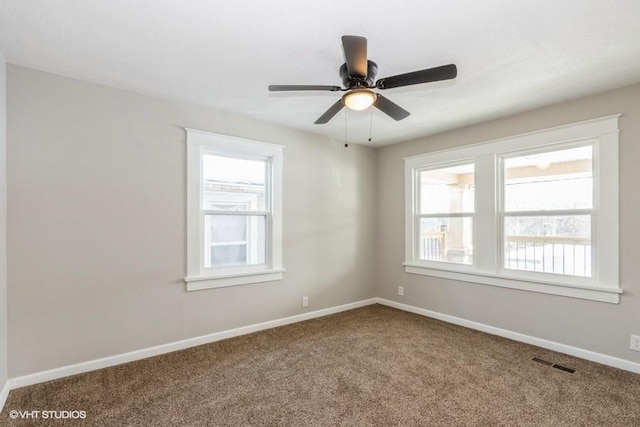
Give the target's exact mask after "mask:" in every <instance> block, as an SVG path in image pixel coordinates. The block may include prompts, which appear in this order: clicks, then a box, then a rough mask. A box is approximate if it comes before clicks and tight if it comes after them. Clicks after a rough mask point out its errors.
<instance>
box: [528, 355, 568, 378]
mask: <svg viewBox="0 0 640 427" xmlns="http://www.w3.org/2000/svg"><path fill="white" fill-rule="evenodd" d="M531 360H533V361H534V362H538V363H541V364H543V365H545V366H551V367H552V368H556V369H560V370H561V371H565V372H568V373H570V374H573V373H574V372H575V371H576V370H575V369H571V368H567V367H566V366H562V365H558V364H557V363H553V362H549V361H547V360H544V359H540V358H539V357H533V358H532V359H531Z"/></svg>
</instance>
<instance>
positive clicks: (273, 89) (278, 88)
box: [269, 85, 342, 92]
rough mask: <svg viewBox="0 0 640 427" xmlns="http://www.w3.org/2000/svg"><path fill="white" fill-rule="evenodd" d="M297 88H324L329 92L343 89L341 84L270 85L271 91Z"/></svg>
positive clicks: (285, 90)
mask: <svg viewBox="0 0 640 427" xmlns="http://www.w3.org/2000/svg"><path fill="white" fill-rule="evenodd" d="M295 90H324V91H329V92H337V91H339V90H342V88H341V87H340V86H321V85H269V91H271V92H287V91H295Z"/></svg>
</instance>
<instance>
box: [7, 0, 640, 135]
mask: <svg viewBox="0 0 640 427" xmlns="http://www.w3.org/2000/svg"><path fill="white" fill-rule="evenodd" d="M344 34H352V35H361V36H365V37H367V38H368V41H369V59H371V60H373V61H375V62H377V64H378V67H379V70H378V77H386V76H390V75H395V74H399V73H404V72H409V71H415V70H418V69H423V68H429V67H433V66H438V65H444V64H449V63H455V64H457V66H458V78H457V79H455V80H453V81H446V82H438V83H429V84H423V85H418V86H410V87H405V88H398V89H389V90H386V91H384V95H385V96H386V97H388V98H389V99H391V100H392V101H394V102H396V103H397V104H399V105H401V106H402V107H404V108H405V109H407V110H409V111H410V112H411V116H409V118H407V119H405V120H403V121H401V122H395V121H393V120H392V119H390V118H389V117H387V116H385V115H384V114H382V113H380V112H379V111H377V110H375V109H374V110H373V114H371V113H370V112H369V111H365V112H353V111H348V113H347V115H346V119H347V121H346V123H347V131H348V133H347V137H348V140H349V142H351V143H365V144H368V142H367V138H368V136H369V126H370V124H372V128H373V130H372V134H373V142H371V144H372V145H378V146H379V145H386V144H390V143H395V142H399V141H403V140H407V139H412V138H416V137H420V136H424V135H429V134H433V133H436V132H440V131H443V130H446V129H451V128H456V127H460V126H463V125H467V124H471V123H476V122H480V121H484V120H488V119H492V118H496V117H500V116H505V115H509V114H513V113H514V112H518V111H525V110H528V109H532V108H535V107H539V106H542V105H546V104H552V103H556V102H560V101H564V100H568V99H573V98H578V97H581V96H584V95H589V94H593V93H598V92H602V91H606V90H609V89H613V88H617V87H622V86H626V85H629V84H632V83H636V82H639V81H640V1H638V0H562V1H559V0H527V1H525V0H522V1H514V0H484V1H478V0H431V1H425V0H396V1H385V2H382V1H380V0H349V1H338V0H323V1H314V2H308V1H299V0H269V1H259V0H258V1H257V0H252V1H249V0H234V1H224V2H223V1H205V0H185V1H177V0H109V1H104V0H53V1H44V0H0V52H2V53H3V54H4V56H5V58H6V59H7V61H8V62H10V63H13V64H17V65H22V66H26V67H31V68H35V69H40V70H45V71H49V72H53V73H57V74H61V75H65V76H70V77H74V78H79V79H83V80H88V81H92V82H97V83H102V84H106V85H110V86H114V87H119V88H124V89H129V90H133V91H136V92H140V93H144V94H150V95H154V96H160V97H164V98H169V99H179V100H187V101H191V102H195V103H198V104H204V105H208V106H212V107H216V108H220V109H224V110H229V111H233V112H238V113H240V114H243V115H247V116H251V117H255V118H258V119H261V120H265V121H268V122H273V123H278V124H282V125H286V126H290V127H292V128H296V129H300V130H304V131H308V132H313V133H317V134H322V135H327V136H329V137H332V138H335V139H337V140H343V139H344V135H345V111H346V109H345V110H343V112H341V113H339V114H338V115H337V116H336V117H334V119H333V120H332V121H331V122H329V123H328V124H326V125H314V124H313V122H314V121H315V120H316V119H317V118H318V117H319V116H320V115H321V114H322V113H323V112H324V111H325V110H326V109H327V108H328V107H329V106H330V105H331V104H333V103H334V102H335V101H336V100H337V99H338V97H339V96H340V94H337V93H332V92H321V93H286V94H283V93H269V92H268V91H267V85H269V84H320V85H341V80H340V78H339V76H338V68H339V67H340V65H341V64H342V63H343V62H344V61H343V56H342V48H341V44H340V37H341V36H342V35H344ZM371 118H372V119H373V121H372V122H371V121H370V119H371Z"/></svg>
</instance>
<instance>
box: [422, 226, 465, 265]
mask: <svg viewBox="0 0 640 427" xmlns="http://www.w3.org/2000/svg"><path fill="white" fill-rule="evenodd" d="M419 253H420V259H422V260H426V261H442V262H454V263H458V264H472V263H473V218H471V217H462V218H446V217H441V218H420V237H419Z"/></svg>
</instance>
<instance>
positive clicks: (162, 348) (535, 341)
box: [0, 298, 640, 410]
mask: <svg viewBox="0 0 640 427" xmlns="http://www.w3.org/2000/svg"><path fill="white" fill-rule="evenodd" d="M372 304H382V305H386V306H389V307H393V308H397V309H399V310H403V311H408V312H411V313H416V314H420V315H423V316H426V317H431V318H434V319H438V320H442V321H444V322H448V323H453V324H455V325H460V326H464V327H466V328H470V329H475V330H478V331H482V332H486V333H489V334H492V335H498V336H501V337H504V338H509V339H512V340H514V341H520V342H524V343H527V344H531V345H535V346H538V347H542V348H546V349H549V350H554V351H557V352H559V353H565V354H569V355H571V356H575V357H579V358H582V359H586V360H591V361H593V362H597V363H601V364H603V365H608V366H613V367H615V368H619V369H623V370H625V371H630V372H634V373H639V374H640V363H635V362H631V361H628V360H624V359H619V358H617V357H613V356H608V355H605V354H601V353H595V352H593V351H589V350H585V349H581V348H578V347H572V346H569V345H565V344H561V343H557V342H554V341H549V340H545V339H542V338H536V337H532V336H529V335H524V334H520V333H518V332H513V331H509V330H506V329H501V328H496V327H494V326H489V325H485V324H482V323H478V322H473V321H470V320H466V319H462V318H459V317H455V316H450V315H448V314H443V313H438V312H435V311H431V310H426V309H424V308H420V307H415V306H412V305H407V304H401V303H398V302H395V301H391V300H387V299H384V298H371V299H368V300H363V301H357V302H353V303H350V304H344V305H340V306H336V307H330V308H326V309H323V310H317V311H312V312H309V313H303V314H298V315H295V316H290V317H284V318H281V319H276V320H270V321H267V322H263V323H256V324H253V325H248V326H243V327H240V328H235V329H229V330H226V331H221V332H216V333H213V334H208V335H203V336H199V337H195V338H189V339H186V340H181V341H175V342H172V343H168V344H162V345H158V346H155V347H149V348H146V349H141V350H136V351H131V352H128V353H123V354H118V355H115V356H109V357H104V358H101V359H96V360H90V361H87V362H82V363H77V364H74V365H68V366H63V367H60V368H55V369H50V370H47V371H42V372H36V373H34V374H29V375H24V376H20V377H16V378H11V379H10V380H9V381H7V383H6V384H5V385H4V387H3V389H2V391H1V392H0V410H2V408H3V407H4V402H5V400H6V399H7V396H8V394H9V391H10V390H13V389H16V388H20V387H25V386H28V385H33V384H38V383H42V382H45V381H51V380H55V379H59V378H63V377H68V376H71V375H76V374H81V373H84V372H90V371H95V370H97V369H102V368H108V367H110V366H115V365H120V364H123V363H128V362H133V361H135V360H141V359H146V358H148V357H153V356H158V355H161V354H165V353H171V352H174V351H178V350H184V349H186V348H190V347H195V346H199V345H203V344H208V343H212V342H215V341H220V340H224V339H228V338H233V337H237V336H241V335H246V334H250V333H253V332H258V331H262V330H265V329H271V328H275V327H278V326H284V325H289V324H292V323H297V322H302V321H304V320H310V319H315V318H318V317H323V316H328V315H330V314H335V313H340V312H342V311H347V310H353V309H354V308H359V307H364V306H367V305H372Z"/></svg>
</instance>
